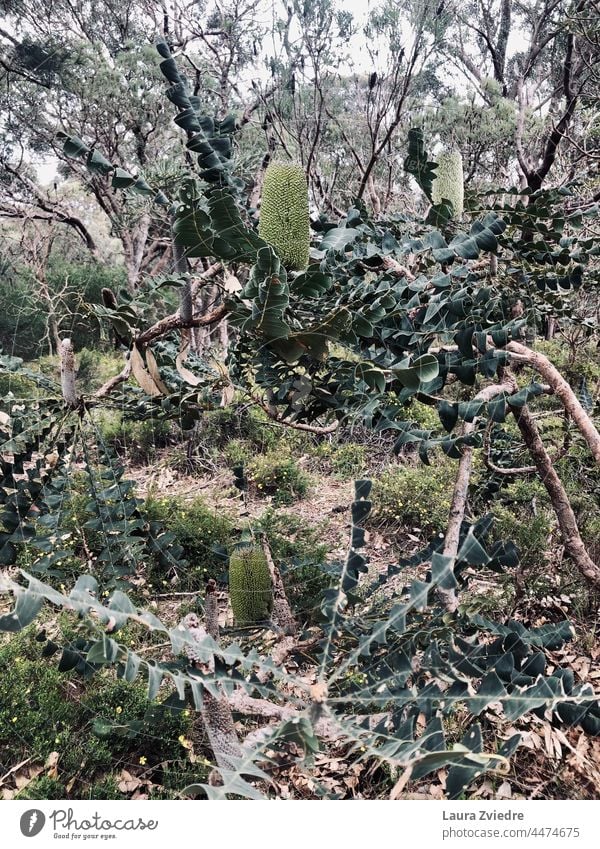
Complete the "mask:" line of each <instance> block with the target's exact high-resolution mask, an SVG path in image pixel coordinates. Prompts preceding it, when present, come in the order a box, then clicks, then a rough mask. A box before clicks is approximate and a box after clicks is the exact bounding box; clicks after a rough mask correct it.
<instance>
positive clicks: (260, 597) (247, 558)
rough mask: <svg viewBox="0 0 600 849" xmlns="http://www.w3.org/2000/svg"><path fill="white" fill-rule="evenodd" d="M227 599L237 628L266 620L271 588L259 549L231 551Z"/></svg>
mask: <svg viewBox="0 0 600 849" xmlns="http://www.w3.org/2000/svg"><path fill="white" fill-rule="evenodd" d="M229 597H230V599H231V608H232V610H233V616H234V618H235V621H236V622H237V624H238V625H246V624H249V623H251V622H261V621H264V620H265V619H268V618H269V614H270V613H271V608H272V605H273V585H272V582H271V573H270V571H269V565H268V563H267V558H266V557H265V554H264V552H263V550H262V548H260V547H258V546H245V547H243V548H238V549H236V550H235V551H234V552H233V554H232V555H231V557H230V560H229Z"/></svg>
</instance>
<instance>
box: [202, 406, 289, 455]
mask: <svg viewBox="0 0 600 849" xmlns="http://www.w3.org/2000/svg"><path fill="white" fill-rule="evenodd" d="M268 422H269V420H268V417H267V415H266V414H265V413H263V412H262V410H258V409H256V408H253V407H250V408H247V407H246V408H242V409H241V410H238V409H236V408H235V407H228V408H226V409H223V410H209V411H208V412H205V413H204V414H203V416H202V419H201V421H200V422H199V423H198V425H197V428H196V432H197V436H196V438H197V439H198V441H201V442H202V443H203V444H204V445H206V446H208V447H209V448H211V449H213V450H215V449H217V450H220V451H222V450H223V449H226V448H227V446H228V445H229V444H230V442H231V441H232V440H243V441H244V442H246V443H247V445H248V446H249V448H250V450H251V452H252V453H263V452H264V451H268V450H269V449H270V448H274V447H275V446H276V445H277V443H278V439H279V434H278V433H277V432H276V431H275V429H274V428H273V427H272V426H271V425H270V424H269V423H268Z"/></svg>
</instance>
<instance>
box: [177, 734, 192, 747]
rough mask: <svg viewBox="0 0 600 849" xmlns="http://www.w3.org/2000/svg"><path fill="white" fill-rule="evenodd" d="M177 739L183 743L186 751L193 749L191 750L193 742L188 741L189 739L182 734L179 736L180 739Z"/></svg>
mask: <svg viewBox="0 0 600 849" xmlns="http://www.w3.org/2000/svg"><path fill="white" fill-rule="evenodd" d="M177 739H178V740H179V742H180V743H181V745H182V746H183V748H184V749H191V748H192V741H191V740H187V739H186V738H185V737H184V736H183V734H180V735H179V737H178V738H177Z"/></svg>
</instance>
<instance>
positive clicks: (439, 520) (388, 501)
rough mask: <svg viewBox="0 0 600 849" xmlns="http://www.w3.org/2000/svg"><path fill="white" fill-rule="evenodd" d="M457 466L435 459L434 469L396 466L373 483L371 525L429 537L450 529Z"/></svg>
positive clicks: (433, 460) (447, 461) (433, 458)
mask: <svg viewBox="0 0 600 849" xmlns="http://www.w3.org/2000/svg"><path fill="white" fill-rule="evenodd" d="M455 475H456V462H452V461H451V460H449V459H447V458H446V457H441V456H437V457H432V458H431V465H430V466H426V465H423V464H420V465H418V466H395V467H394V468H391V469H388V470H386V471H385V472H384V473H383V474H382V475H381V477H379V478H378V479H375V480H374V481H373V490H372V493H371V500H372V501H373V511H372V513H371V516H370V518H369V524H371V525H373V526H374V527H381V528H386V529H389V530H392V529H394V528H397V529H400V528H416V529H417V530H418V531H419V532H421V533H422V534H423V535H425V536H431V535H433V534H438V533H441V532H443V531H444V530H445V529H446V526H447V524H448V511H449V510H450V502H451V498H452V489H453V486H454V478H455Z"/></svg>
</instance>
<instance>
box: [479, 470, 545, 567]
mask: <svg viewBox="0 0 600 849" xmlns="http://www.w3.org/2000/svg"><path fill="white" fill-rule="evenodd" d="M493 514H494V517H495V520H496V521H495V523H494V525H493V535H494V537H495V538H496V539H498V540H503V539H511V540H513V542H514V543H515V545H516V546H517V548H518V550H519V560H520V564H521V568H522V569H523V571H524V573H525V581H526V583H530V582H531V580H532V579H533V578H534V577H535V575H536V573H538V574H539V572H540V570H542V569H544V571H546V570H547V567H548V556H549V537H550V532H551V530H552V528H553V526H554V522H553V516H552V514H551V512H550V510H549V505H548V501H547V496H546V492H545V490H544V489H543V487H542V486H541V485H540V484H539V482H537V481H535V480H533V481H531V480H529V481H528V480H518V481H515V482H514V483H512V484H510V485H509V486H507V487H505V488H504V489H503V490H502V494H501V498H500V499H499V503H495V504H494V506H493ZM532 570H533V574H530V573H531V571H532Z"/></svg>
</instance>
